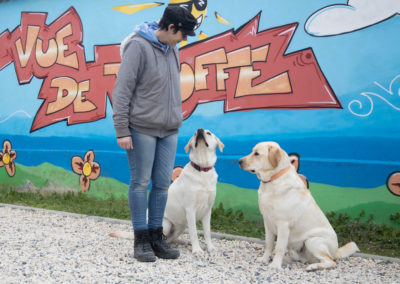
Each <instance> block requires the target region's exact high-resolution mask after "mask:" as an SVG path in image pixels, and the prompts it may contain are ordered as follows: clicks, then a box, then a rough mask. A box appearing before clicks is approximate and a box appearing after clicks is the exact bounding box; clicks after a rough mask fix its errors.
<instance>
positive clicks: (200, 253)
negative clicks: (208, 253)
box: [192, 247, 204, 255]
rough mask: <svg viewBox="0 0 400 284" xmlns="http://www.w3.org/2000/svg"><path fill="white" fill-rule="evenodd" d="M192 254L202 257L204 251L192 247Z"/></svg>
mask: <svg viewBox="0 0 400 284" xmlns="http://www.w3.org/2000/svg"><path fill="white" fill-rule="evenodd" d="M192 253H193V254H194V255H203V254H204V251H203V250H202V249H201V248H200V247H194V248H192Z"/></svg>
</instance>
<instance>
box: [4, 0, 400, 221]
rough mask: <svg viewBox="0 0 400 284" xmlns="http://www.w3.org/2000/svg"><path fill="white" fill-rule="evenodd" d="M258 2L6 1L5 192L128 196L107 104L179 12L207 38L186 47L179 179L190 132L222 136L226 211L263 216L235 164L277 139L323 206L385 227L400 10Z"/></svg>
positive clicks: (380, 5)
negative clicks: (151, 35)
mask: <svg viewBox="0 0 400 284" xmlns="http://www.w3.org/2000/svg"><path fill="white" fill-rule="evenodd" d="M32 2H35V1H32ZM253 2H254V3H253ZM253 2H252V3H251V5H249V3H244V2H243V3H242V2H237V3H236V4H235V5H232V4H231V2H230V1H225V0H221V1H220V0H218V1H205V0H194V1H187V0H171V1H165V2H148V3H143V2H139V1H134V0H132V1H129V3H126V2H125V3H118V2H113V3H111V2H110V1H107V0H100V1H96V7H95V8H93V7H92V6H91V4H90V3H87V1H76V0H69V1H63V2H62V3H61V2H60V3H57V4H54V3H51V2H50V1H41V2H37V3H30V2H29V3H28V2H24V5H22V4H21V3H22V2H21V3H20V2H19V1H7V2H2V3H0V6H1V9H0V18H1V19H2V22H1V24H0V47H1V48H0V82H1V83H2V88H1V90H0V105H1V108H0V139H1V141H3V148H2V152H1V153H0V167H4V168H5V170H2V171H0V184H5V185H18V186H24V185H26V184H33V186H36V187H39V184H40V178H43V180H46V182H47V181H51V183H52V184H53V185H58V186H60V187H67V188H70V187H73V188H75V189H76V190H79V191H82V192H85V193H86V194H88V195H92V196H96V197H100V198H105V197H106V196H111V195H113V196H123V197H126V196H127V184H128V183H129V172H128V170H126V171H123V170H121V169H128V167H127V161H126V157H125V155H124V153H123V152H122V150H121V149H120V148H119V147H118V145H117V144H116V139H115V132H114V128H113V123H112V104H111V101H112V91H113V86H114V83H115V80H116V76H117V74H118V70H119V66H120V62H121V57H120V51H119V47H120V42H121V41H122V40H123V39H124V38H125V37H126V36H127V35H128V34H130V33H131V32H132V30H133V29H134V27H135V26H136V25H137V24H139V23H141V22H143V21H149V20H157V19H159V18H160V17H161V14H162V12H163V10H164V8H165V6H166V5H180V6H184V7H186V8H187V9H189V10H190V11H191V12H192V14H193V15H194V16H195V17H196V19H197V26H196V35H197V36H196V37H193V38H190V39H188V41H185V42H182V43H181V44H180V49H179V55H180V68H181V88H182V115H183V117H184V123H183V126H182V128H181V129H180V132H179V141H178V152H177V156H176V161H175V164H176V168H175V174H178V172H179V170H180V169H181V168H180V165H184V164H186V163H187V159H188V157H187V155H186V154H185V153H184V149H183V148H184V145H186V143H187V140H188V139H189V138H190V136H191V135H192V133H193V132H194V131H195V130H196V129H197V128H206V129H212V131H213V132H214V133H216V135H218V137H221V139H222V140H223V141H224V144H225V146H226V147H225V149H224V153H220V154H219V157H218V162H217V164H216V168H217V171H218V173H219V184H218V191H217V203H218V202H222V203H224V206H226V207H232V208H234V209H242V208H246V210H247V213H248V216H253V217H254V218H258V217H259V212H258V205H257V204H253V203H252V202H253V201H252V200H254V199H253V197H254V196H255V195H256V194H257V192H256V191H255V190H254V189H257V188H258V180H257V179H256V178H255V177H254V176H253V175H251V174H249V173H246V172H244V171H242V170H240V168H239V166H238V163H237V161H238V159H239V158H241V157H242V156H244V155H245V154H246V153H248V152H249V151H250V150H251V148H252V147H253V146H254V145H255V144H256V143H258V142H260V141H276V142H278V143H279V144H280V145H281V146H282V148H284V149H285V150H286V151H287V152H288V153H292V154H291V156H290V157H291V161H292V164H293V165H294V166H295V167H296V169H297V170H298V172H299V175H300V176H301V177H302V179H303V181H304V183H305V186H307V187H308V188H309V189H310V191H311V192H312V194H313V195H314V197H315V199H316V200H317V202H318V203H319V204H320V206H321V208H322V209H323V210H324V211H332V210H333V211H337V212H346V213H348V214H350V215H354V216H357V215H358V213H359V212H360V210H366V211H368V210H371V211H372V212H371V213H373V214H374V215H375V216H376V218H377V221H379V222H387V216H389V215H390V214H392V213H395V211H398V207H399V206H400V198H399V196H400V194H399V172H400V152H399V151H398V145H399V143H400V125H399V124H398V123H395V121H399V119H400V75H399V74H400V70H399V69H398V64H397V63H396V62H398V61H399V60H400V52H399V50H398V48H397V46H398V45H399V41H400V39H398V38H397V37H394V36H393V35H394V34H396V33H398V30H399V29H400V20H399V17H395V15H398V14H399V13H400V4H399V2H398V1H396V0H385V1H378V0H368V1H361V2H362V3H361V2H360V1H351V0H350V1H333V0H330V1H328V2H324V4H321V2H320V1H317V0H312V1H309V2H308V3H307V5H304V3H303V4H302V3H300V2H299V1H294V0H293V1H285V2H284V3H282V2H279V1H261V0H255V1H253ZM50 3H51V4H50ZM289 10H290V11H295V12H291V13H287V11H289ZM88 149H90V150H88ZM17 152H18V159H17V160H16V157H17ZM300 157H301V159H300ZM300 160H301V168H300ZM100 165H101V166H100ZM16 168H18V171H16ZM32 173H34V174H35V176H32ZM77 175H78V176H77ZM171 178H172V179H174V178H175V176H174V177H171ZM38 179H39V180H38ZM35 182H36V184H35ZM43 184H44V182H43ZM54 187H57V186H54ZM232 190H235V191H234V192H235V194H234V196H235V198H232Z"/></svg>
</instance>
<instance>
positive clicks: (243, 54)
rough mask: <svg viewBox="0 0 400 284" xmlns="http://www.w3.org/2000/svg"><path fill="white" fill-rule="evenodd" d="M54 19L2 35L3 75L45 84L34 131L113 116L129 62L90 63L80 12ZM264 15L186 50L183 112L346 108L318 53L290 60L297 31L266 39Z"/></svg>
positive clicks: (107, 51)
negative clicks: (214, 105)
mask: <svg viewBox="0 0 400 284" xmlns="http://www.w3.org/2000/svg"><path fill="white" fill-rule="evenodd" d="M46 18H47V14H46V13H22V17H21V24H20V25H19V26H18V27H17V28H16V29H15V30H14V31H12V32H11V33H10V32H9V31H8V30H6V31H4V32H3V33H1V34H0V46H1V47H2V48H1V49H0V70H1V69H3V68H4V67H5V66H7V65H8V64H10V63H12V62H14V66H15V70H16V74H17V77H18V81H19V83H20V84H27V83H29V82H30V81H31V79H32V77H33V76H35V77H37V78H40V79H43V84H42V86H41V89H40V92H39V95H38V98H39V99H41V100H43V103H42V105H41V106H40V108H39V110H38V111H37V113H36V116H35V118H34V120H33V123H32V127H31V132H33V131H36V130H38V129H40V128H43V127H46V126H48V125H50V124H53V123H56V122H59V121H62V120H66V121H67V124H68V125H71V124H77V123H84V122H91V121H96V120H99V119H101V118H104V117H105V116H106V113H105V112H106V103H107V97H108V98H109V99H110V100H111V98H112V89H113V87H114V83H115V79H116V74H117V73H118V69H119V65H120V62H121V58H120V55H119V45H117V44H114V45H105V46H95V47H94V53H95V54H94V55H95V58H94V61H93V62H87V61H86V58H85V52H84V47H83V46H82V36H83V31H82V23H81V20H80V18H79V16H78V14H77V12H76V11H75V9H74V8H73V7H71V8H70V9H69V10H67V11H66V12H65V13H64V14H63V15H61V16H60V17H59V18H58V19H56V20H55V21H54V22H53V23H51V24H50V25H46ZM259 21H260V14H258V15H257V16H256V17H254V18H253V19H252V20H251V21H250V22H248V23H247V24H246V25H244V26H243V27H242V28H240V29H239V30H238V31H237V32H235V33H234V32H233V31H227V32H225V33H222V34H219V35H216V36H213V37H211V38H207V39H206V40H204V41H200V42H197V43H193V44H191V45H188V46H185V47H183V48H182V49H181V50H180V58H181V84H182V102H183V103H182V111H183V116H184V118H185V119H186V118H188V117H189V116H190V115H191V114H192V112H193V111H194V109H195V108H196V106H197V105H198V104H200V103H205V102H211V101H217V100H224V101H225V112H230V111H246V110H254V109H312V108H341V105H340V102H339V101H338V100H337V98H336V96H335V94H334V92H333V90H332V89H331V87H330V86H329V83H328V81H327V80H326V78H325V77H324V75H323V73H322V71H321V69H320V68H319V66H318V63H317V60H316V58H315V56H314V53H313V51H312V49H311V48H308V49H304V50H301V51H297V52H294V53H290V54H284V53H285V51H286V48H287V46H288V45H289V42H290V40H291V38H292V36H293V34H294V32H295V30H296V28H297V24H289V25H286V26H282V27H277V28H272V29H269V30H264V31H261V32H258V25H259Z"/></svg>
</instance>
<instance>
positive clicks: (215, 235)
mask: <svg viewBox="0 0 400 284" xmlns="http://www.w3.org/2000/svg"><path fill="white" fill-rule="evenodd" d="M0 207H9V208H15V209H21V210H32V211H38V212H46V213H51V214H59V215H63V216H71V217H76V218H89V219H93V220H96V221H100V222H108V223H114V224H127V225H130V224H131V221H129V220H120V219H113V218H107V217H100V216H92V215H85V214H77V213H70V212H64V211H56V210H48V209H42V208H35V207H29V206H22V205H14V204H6V203H0ZM198 232H199V234H200V235H203V231H201V230H199V231H198ZM211 236H212V237H213V238H215V239H233V240H239V241H246V242H252V243H257V244H262V245H263V244H264V240H261V239H257V238H249V237H243V236H237V235H231V234H224V233H215V232H211ZM353 256H358V257H363V258H371V259H377V260H381V261H390V262H398V263H400V258H395V257H388V256H381V255H374V254H366V253H355V254H354V255H353Z"/></svg>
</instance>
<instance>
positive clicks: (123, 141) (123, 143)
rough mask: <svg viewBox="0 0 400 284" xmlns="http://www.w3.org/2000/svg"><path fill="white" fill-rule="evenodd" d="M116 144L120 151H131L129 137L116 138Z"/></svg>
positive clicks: (131, 146) (130, 138)
mask: <svg viewBox="0 0 400 284" xmlns="http://www.w3.org/2000/svg"><path fill="white" fill-rule="evenodd" d="M117 143H118V145H119V146H120V147H121V148H122V149H125V150H130V149H133V143H132V137H131V136H126V137H121V138H117Z"/></svg>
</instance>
